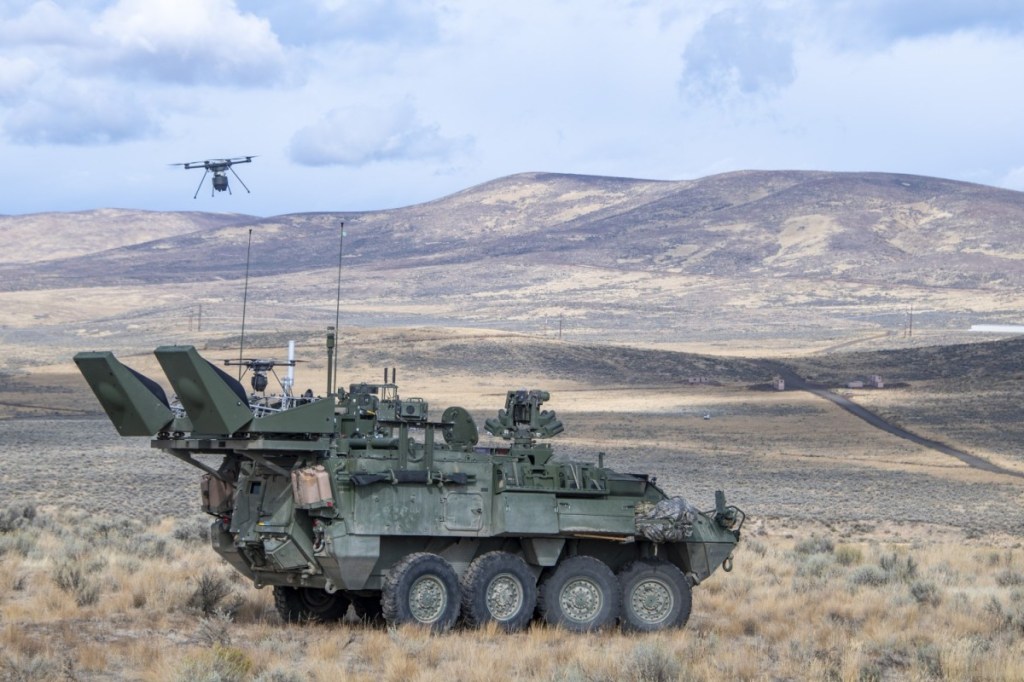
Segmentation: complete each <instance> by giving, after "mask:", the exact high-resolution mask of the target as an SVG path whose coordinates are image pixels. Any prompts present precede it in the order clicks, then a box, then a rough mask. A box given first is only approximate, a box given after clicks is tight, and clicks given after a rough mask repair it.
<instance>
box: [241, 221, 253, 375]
mask: <svg viewBox="0 0 1024 682" xmlns="http://www.w3.org/2000/svg"><path fill="white" fill-rule="evenodd" d="M251 253H252V228H251V227H250V228H249V245H248V246H246V247H245V289H244V290H243V291H242V335H241V338H239V340H238V380H239V381H241V380H242V351H243V349H244V348H245V306H246V303H248V301H249V255H250V254H251Z"/></svg>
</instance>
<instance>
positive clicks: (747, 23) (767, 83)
mask: <svg viewBox="0 0 1024 682" xmlns="http://www.w3.org/2000/svg"><path fill="white" fill-rule="evenodd" d="M789 19H790V17H789V16H787V14H785V13H783V12H775V11H771V10H768V9H765V8H764V7H761V6H758V5H753V6H746V5H744V6H741V7H739V8H736V9H730V10H727V11H723V12H719V13H717V14H715V15H713V16H712V17H711V18H710V19H708V21H707V22H706V23H705V24H704V26H703V28H702V29H701V30H700V32H698V33H697V35H696V36H694V37H693V39H692V40H691V41H690V43H689V45H687V47H686V49H685V50H684V51H683V60H684V61H685V64H686V65H685V68H684V71H683V77H682V86H683V90H684V92H685V93H686V94H688V95H694V96H697V97H709V96H710V97H712V98H718V97H725V98H727V97H730V96H734V95H751V94H759V93H771V92H774V91H777V90H778V89H780V88H783V87H785V86H787V85H790V84H791V83H792V82H793V81H794V80H795V78H796V70H795V66H794V64H793V49H794V48H793V44H792V41H793V31H792V24H791V22H790V21H789Z"/></svg>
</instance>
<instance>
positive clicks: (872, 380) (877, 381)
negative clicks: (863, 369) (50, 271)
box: [868, 374, 885, 388]
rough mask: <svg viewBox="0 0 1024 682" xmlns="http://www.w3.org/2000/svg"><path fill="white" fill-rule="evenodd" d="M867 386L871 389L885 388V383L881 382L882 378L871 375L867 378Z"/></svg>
mask: <svg viewBox="0 0 1024 682" xmlns="http://www.w3.org/2000/svg"><path fill="white" fill-rule="evenodd" d="M868 386H870V387H871V388H885V382H884V381H882V377H880V376H878V375H877V374H872V375H871V376H869V377H868Z"/></svg>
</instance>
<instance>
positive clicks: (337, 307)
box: [331, 220, 345, 386]
mask: <svg viewBox="0 0 1024 682" xmlns="http://www.w3.org/2000/svg"><path fill="white" fill-rule="evenodd" d="M344 252H345V221H344V220H342V221H341V228H340V230H339V236H338V291H337V293H336V294H335V296H334V333H335V334H338V335H339V336H340V334H339V327H338V322H339V319H340V318H341V256H342V254H343V253H344ZM339 351H340V348H339ZM339 355H341V353H340V352H337V353H335V357H334V375H333V376H332V377H331V384H332V385H334V386H337V385H338V365H340V364H341V363H340V362H338V360H339V359H340V358H339V357H338V356H339Z"/></svg>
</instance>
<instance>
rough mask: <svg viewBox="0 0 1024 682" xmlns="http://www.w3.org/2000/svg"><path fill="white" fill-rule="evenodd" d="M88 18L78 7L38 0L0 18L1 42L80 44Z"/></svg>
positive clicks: (19, 43) (12, 44)
mask: <svg viewBox="0 0 1024 682" xmlns="http://www.w3.org/2000/svg"><path fill="white" fill-rule="evenodd" d="M8 12H10V10H8ZM89 20H90V17H89V15H88V14H87V13H86V12H84V11H82V10H81V9H80V8H76V7H72V8H64V7H61V6H60V5H58V4H57V3H56V2H53V1H52V0H40V1H39V2H33V3H32V4H30V5H29V6H28V7H27V8H25V10H24V12H22V13H20V14H13V13H12V16H11V17H10V18H4V19H2V20H0V41H2V44H3V45H5V46H8V47H10V46H15V45H76V44H82V43H83V42H84V41H85V39H86V38H85V33H86V32H85V31H83V30H82V29H83V27H85V26H88V24H89Z"/></svg>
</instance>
